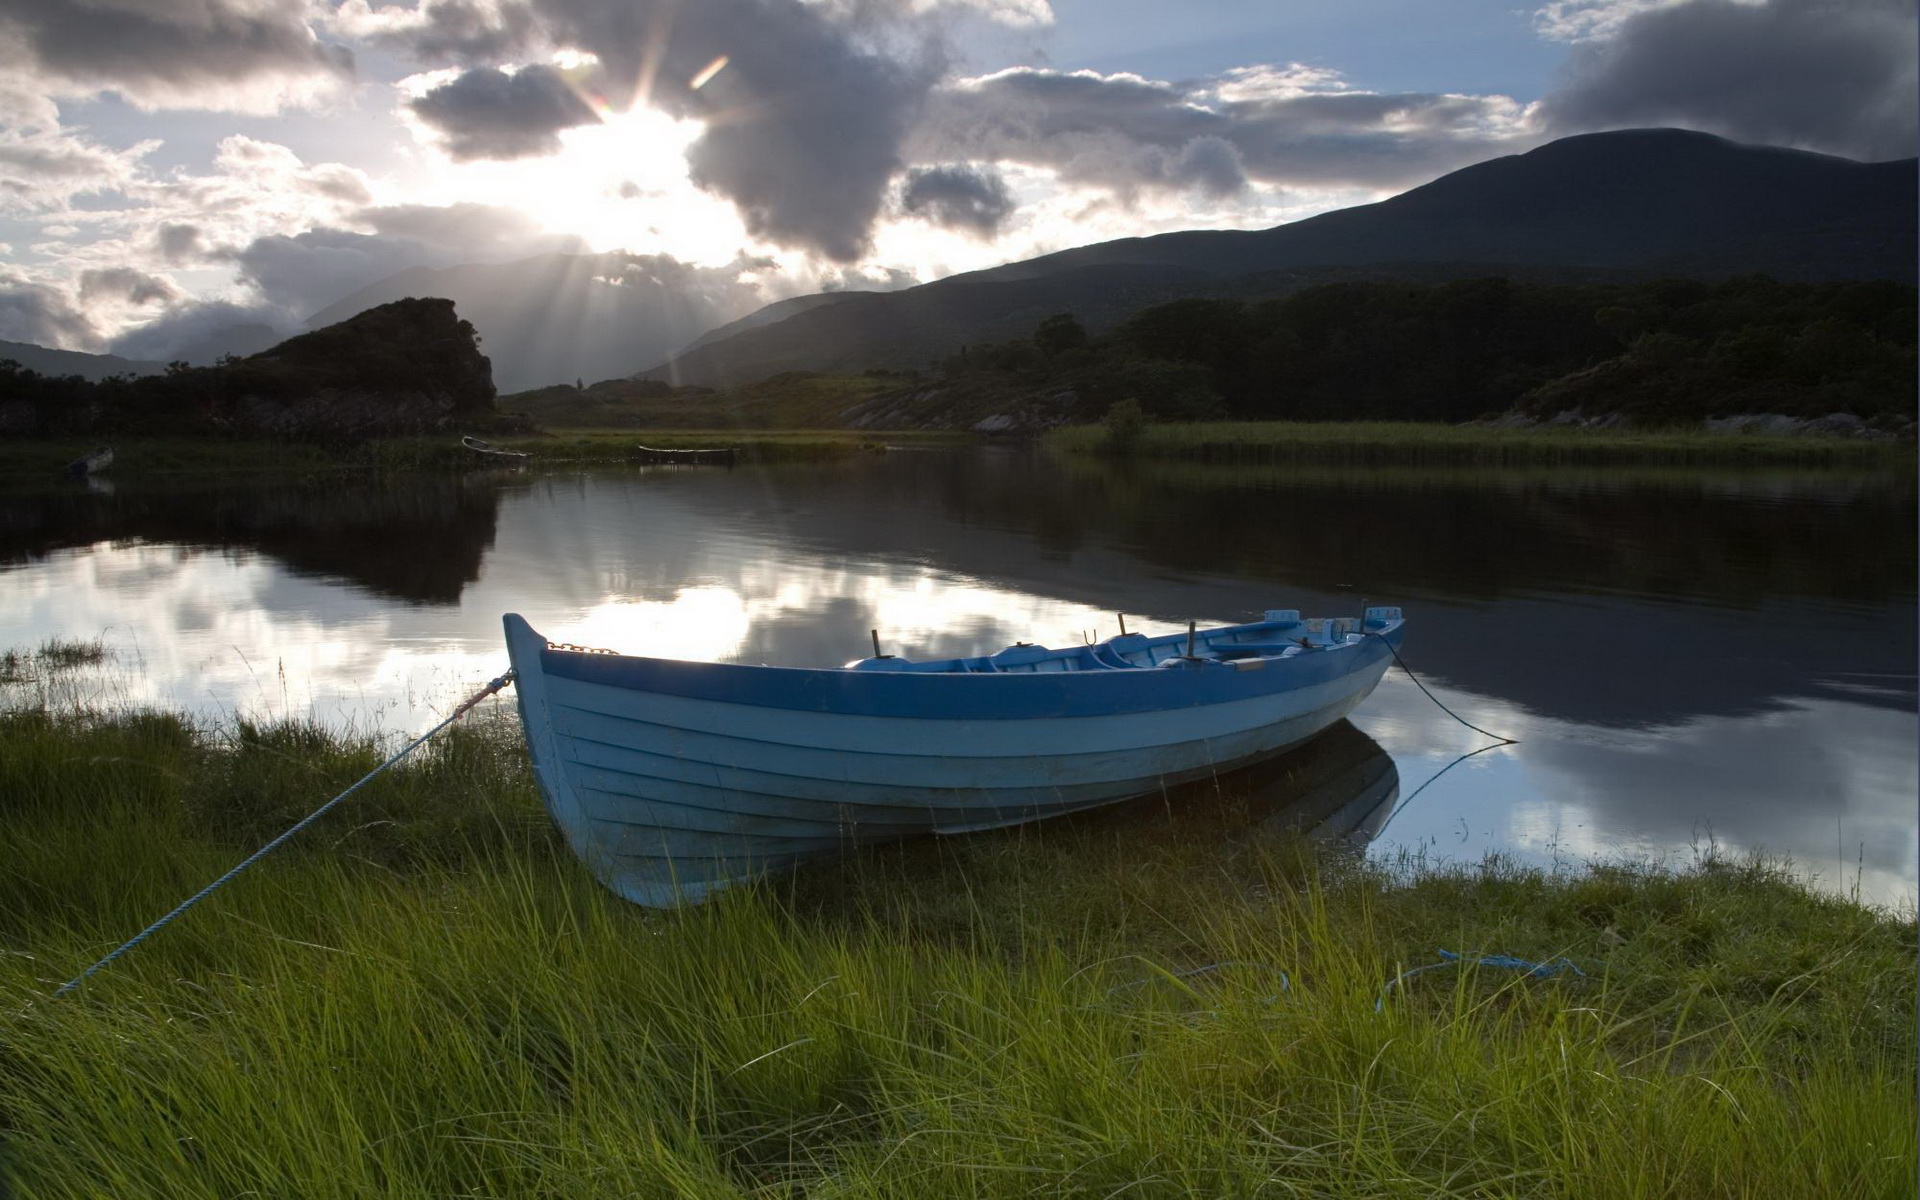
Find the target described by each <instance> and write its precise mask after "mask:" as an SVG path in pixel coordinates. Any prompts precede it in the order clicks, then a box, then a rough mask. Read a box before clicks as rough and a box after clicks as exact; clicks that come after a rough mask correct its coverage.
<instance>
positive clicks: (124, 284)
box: [80, 267, 181, 305]
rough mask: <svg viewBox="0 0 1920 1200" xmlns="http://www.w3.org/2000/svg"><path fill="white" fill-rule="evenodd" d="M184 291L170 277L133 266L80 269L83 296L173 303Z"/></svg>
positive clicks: (85, 299) (83, 298) (86, 300)
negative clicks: (150, 273)
mask: <svg viewBox="0 0 1920 1200" xmlns="http://www.w3.org/2000/svg"><path fill="white" fill-rule="evenodd" d="M180 296H181V292H180V289H179V288H178V287H175V286H174V283H173V281H172V280H170V279H166V278H163V277H161V276H159V275H149V274H147V273H146V272H145V271H141V270H136V269H135V268H133V267H102V268H98V269H95V270H90V271H82V272H80V300H81V302H82V303H86V304H91V303H94V302H95V301H100V300H108V301H119V302H121V303H125V304H133V305H146V304H171V303H173V302H174V301H176V300H178V299H180Z"/></svg>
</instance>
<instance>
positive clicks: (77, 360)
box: [0, 342, 167, 382]
mask: <svg viewBox="0 0 1920 1200" xmlns="http://www.w3.org/2000/svg"><path fill="white" fill-rule="evenodd" d="M9 358H10V359H12V360H13V361H14V362H17V363H19V364H20V365H21V366H23V367H25V368H26V369H27V370H29V371H38V372H39V373H40V374H42V375H78V376H79V377H80V378H82V379H85V380H88V381H90V382H91V381H93V380H98V379H105V378H106V377H107V376H109V375H158V374H160V372H162V371H164V370H166V369H167V364H165V363H163V362H144V361H142V360H140V359H137V358H121V357H119V356H118V355H113V354H82V353H80V352H79V351H78V350H52V349H49V348H47V347H46V346H36V345H33V344H32V343H31V342H0V359H9Z"/></svg>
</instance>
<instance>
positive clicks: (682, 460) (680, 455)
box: [633, 446, 739, 467]
mask: <svg viewBox="0 0 1920 1200" xmlns="http://www.w3.org/2000/svg"><path fill="white" fill-rule="evenodd" d="M738 454H739V451H737V450H735V449H734V448H733V447H732V446H726V447H722V448H720V449H716V450H656V449H654V448H653V447H652V446H635V447H634V448H633V460H634V461H635V462H642V463H652V464H657V465H672V464H680V465H683V466H711V467H730V466H732V465H733V463H734V458H735V457H736V456H737V455H738Z"/></svg>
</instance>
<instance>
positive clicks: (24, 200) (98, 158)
mask: <svg viewBox="0 0 1920 1200" xmlns="http://www.w3.org/2000/svg"><path fill="white" fill-rule="evenodd" d="M159 145H160V143H159V142H157V141H146V142H141V143H139V144H138V145H135V146H132V147H130V148H128V149H125V150H111V149H108V148H107V147H105V146H101V145H98V144H96V143H94V142H92V141H89V140H88V139H87V138H86V137H85V136H83V135H81V134H78V133H73V132H68V131H59V130H34V131H27V132H22V131H19V130H11V129H7V130H0V212H6V213H12V214H28V213H40V212H50V211H57V210H59V209H61V208H63V207H64V206H65V205H66V204H67V203H68V202H69V201H71V200H72V199H73V198H74V197H75V196H81V195H87V194H89V193H98V192H107V191H116V190H119V189H122V188H125V187H126V186H128V185H129V184H131V183H132V182H133V181H134V180H136V179H138V178H139V177H140V172H141V162H140V160H141V159H142V158H143V157H145V156H146V155H147V154H149V153H151V152H152V151H153V150H154V149H156V148H157V147H158V146H159Z"/></svg>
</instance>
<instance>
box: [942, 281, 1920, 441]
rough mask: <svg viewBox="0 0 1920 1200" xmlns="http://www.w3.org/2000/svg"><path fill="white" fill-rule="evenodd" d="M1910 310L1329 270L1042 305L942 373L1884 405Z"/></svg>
mask: <svg viewBox="0 0 1920 1200" xmlns="http://www.w3.org/2000/svg"><path fill="white" fill-rule="evenodd" d="M1915 320H1916V312H1915V289H1914V288H1913V287H1912V286H1910V285H1907V284H1900V283H1894V282H1888V281H1872V282H1850V283H1821V284H1796V283H1781V282H1778V281H1776V280H1774V279H1771V278H1768V277H1766V276H1758V275H1755V276H1744V277H1740V278H1734V279H1729V280H1725V281H1723V282H1713V283H1710V282H1704V281H1699V280H1685V279H1672V280H1656V281H1647V282H1636V283H1608V284H1536V283H1522V282H1516V281H1513V280H1510V279H1504V278H1484V279H1470V280H1461V281H1457V282H1452V283H1445V284H1439V285H1421V284H1411V283H1404V284H1403V283H1388V282H1366V283H1336V284H1327V285H1323V286H1319V287H1313V288H1307V289H1304V290H1302V291H1299V292H1295V293H1293V294H1291V295H1287V296H1281V297H1276V298H1271V299H1264V300H1253V301H1248V300H1239V299H1190V300H1176V301H1173V302H1172V303H1168V304H1161V305H1157V306H1155V307H1152V308H1148V309H1145V310H1143V311H1141V312H1139V313H1136V314H1135V315H1133V316H1132V317H1130V318H1128V319H1127V320H1125V321H1123V322H1121V323H1120V324H1119V325H1117V326H1115V327H1114V328H1113V329H1111V330H1109V331H1107V332H1105V333H1104V334H1101V335H1098V336H1090V335H1089V334H1088V333H1087V331H1086V330H1085V329H1084V328H1083V327H1082V326H1081V324H1080V323H1079V321H1077V320H1076V319H1075V318H1074V317H1073V316H1072V315H1071V314H1057V315H1055V316H1052V317H1048V318H1047V319H1046V320H1044V321H1042V322H1041V323H1040V324H1039V325H1038V326H1037V327H1036V328H1035V329H1034V331H1033V334H1032V335H1031V336H1030V337H1027V338H1022V339H1017V340H1015V341H1011V342H1001V343H995V344H990V345H976V346H969V347H965V348H963V349H962V350H961V352H960V353H958V354H955V355H953V356H951V357H949V358H947V359H946V360H945V361H944V362H942V363H941V364H940V369H941V371H942V372H943V373H944V374H946V375H947V376H949V377H959V376H980V375H1001V376H1006V377H1009V381H1012V380H1021V381H1026V382H1032V383H1034V384H1044V385H1047V386H1065V387H1071V388H1073V389H1074V390H1075V391H1076V392H1077V393H1079V394H1080V396H1081V397H1082V398H1083V401H1085V402H1087V403H1089V404H1091V405H1093V406H1095V407H1100V406H1103V405H1106V404H1110V403H1117V402H1119V401H1121V400H1124V399H1132V400H1135V401H1136V402H1137V403H1138V404H1139V405H1140V407H1141V408H1142V409H1144V410H1145V412H1146V413H1147V414H1148V415H1149V416H1151V417H1153V418H1154V419H1158V420H1204V419H1214V418H1229V419H1246V420H1275V419H1283V420H1360V419H1384V420H1415V421H1461V420H1469V419H1472V418H1475V417H1480V416H1486V415H1490V414H1495V413H1504V412H1510V411H1516V410H1517V411H1521V412H1527V413H1531V414H1534V415H1539V416H1550V415H1552V414H1555V413H1559V412H1564V411H1569V410H1578V411H1581V412H1584V413H1586V414H1589V415H1598V414H1603V413H1620V414H1623V415H1626V416H1629V417H1632V418H1634V419H1637V420H1642V421H1649V422H1659V421H1687V420H1696V419H1699V418H1702V417H1708V416H1715V415H1727V414H1732V413H1742V412H1778V413H1786V414H1789V415H1800V416H1815V415H1821V414H1825V413H1831V412H1847V413H1852V414H1854V415H1856V416H1859V417H1861V418H1863V419H1872V418H1876V417H1880V418H1884V419H1887V420H1895V419H1900V418H1905V417H1910V416H1911V413H1912V410H1913V404H1914V381H1915Z"/></svg>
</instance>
